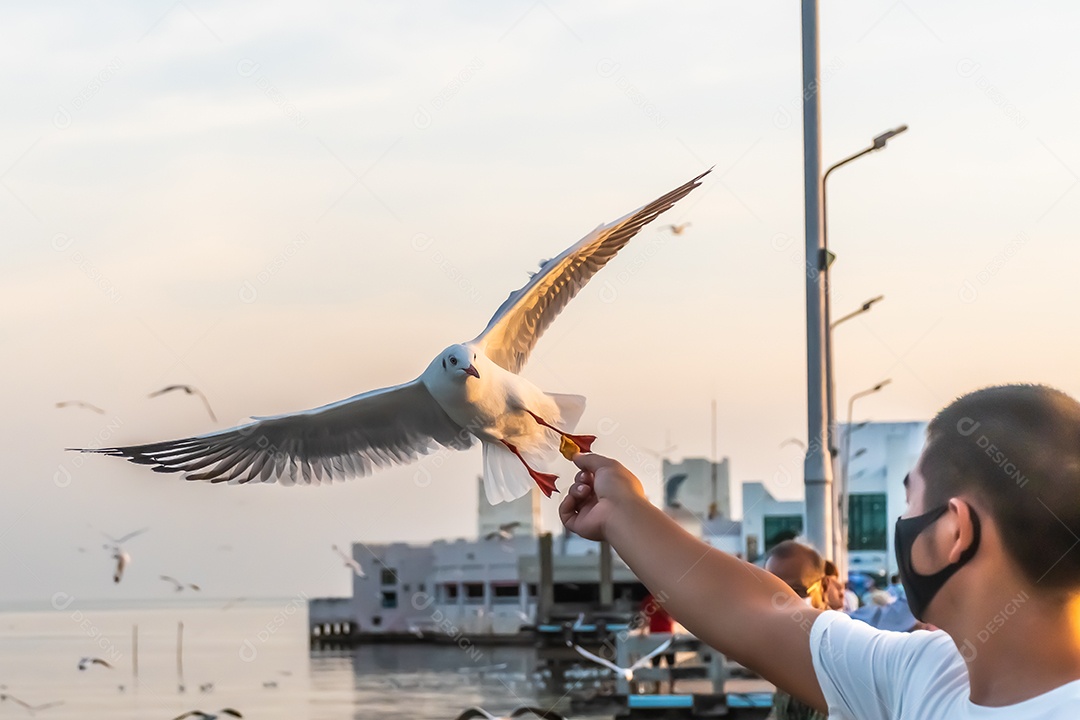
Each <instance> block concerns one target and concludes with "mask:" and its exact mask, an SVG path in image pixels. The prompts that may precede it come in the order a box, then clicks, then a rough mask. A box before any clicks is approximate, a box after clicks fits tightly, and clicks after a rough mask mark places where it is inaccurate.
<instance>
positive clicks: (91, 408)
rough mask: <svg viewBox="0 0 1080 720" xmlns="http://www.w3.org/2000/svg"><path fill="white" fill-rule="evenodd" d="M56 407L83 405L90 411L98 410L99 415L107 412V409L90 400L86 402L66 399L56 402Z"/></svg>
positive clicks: (82, 406)
mask: <svg viewBox="0 0 1080 720" xmlns="http://www.w3.org/2000/svg"><path fill="white" fill-rule="evenodd" d="M56 407H58V408H66V407H81V408H83V409H84V410H89V411H90V412H96V413H97V414H98V415H104V414H105V411H104V410H102V409H101V408H99V407H98V406H97V405H95V404H93V403H88V402H86V401H84V400H65V401H63V402H58V403H56Z"/></svg>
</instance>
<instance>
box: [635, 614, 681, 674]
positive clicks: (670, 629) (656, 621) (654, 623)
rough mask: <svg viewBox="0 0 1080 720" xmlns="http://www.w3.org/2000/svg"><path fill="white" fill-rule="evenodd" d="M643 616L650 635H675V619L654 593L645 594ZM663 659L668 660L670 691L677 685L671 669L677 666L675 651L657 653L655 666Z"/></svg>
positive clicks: (653, 662) (654, 661)
mask: <svg viewBox="0 0 1080 720" xmlns="http://www.w3.org/2000/svg"><path fill="white" fill-rule="evenodd" d="M640 612H641V617H643V618H644V620H645V622H644V627H645V628H646V629H647V631H648V634H649V635H673V634H674V633H675V620H673V619H672V617H671V615H669V614H668V611H667V610H665V609H664V606H663V605H661V604H660V602H659V601H658V600H657V599H656V598H655V597H653V595H652V593H649V594H648V595H646V596H645V599H644V600H642V601H641V609H640ZM661 659H663V660H665V661H666V662H667V666H668V692H669V693H670V692H671V691H672V689H673V688H674V687H675V677H674V675H672V674H671V669H672V668H674V667H675V653H674V651H673V652H667V653H663V654H661V655H657V656H656V657H654V658H653V659H652V661H651V662H652V666H653V667H660V660H661ZM656 691H657V692H660V683H657V684H656Z"/></svg>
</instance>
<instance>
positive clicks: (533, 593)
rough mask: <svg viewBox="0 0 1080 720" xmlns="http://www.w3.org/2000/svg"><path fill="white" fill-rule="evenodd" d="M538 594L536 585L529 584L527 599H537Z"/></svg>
mask: <svg viewBox="0 0 1080 720" xmlns="http://www.w3.org/2000/svg"><path fill="white" fill-rule="evenodd" d="M539 593H540V590H539V586H538V585H537V584H536V583H529V597H537V595H538V594H539Z"/></svg>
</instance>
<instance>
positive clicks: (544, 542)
mask: <svg viewBox="0 0 1080 720" xmlns="http://www.w3.org/2000/svg"><path fill="white" fill-rule="evenodd" d="M537 546H538V547H537V555H538V556H539V559H540V587H539V597H538V598H537V605H538V607H537V608H536V619H537V622H538V623H541V624H545V625H546V624H547V623H549V622H551V608H552V606H553V605H554V604H555V559H554V551H553V544H552V539H551V533H544V534H543V535H541V536H540V537H538V538H537Z"/></svg>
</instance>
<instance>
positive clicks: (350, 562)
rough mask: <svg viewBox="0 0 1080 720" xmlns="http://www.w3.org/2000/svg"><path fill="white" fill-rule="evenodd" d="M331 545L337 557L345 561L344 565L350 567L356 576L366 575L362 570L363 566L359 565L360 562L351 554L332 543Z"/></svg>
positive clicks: (364, 576) (362, 576) (363, 576)
mask: <svg viewBox="0 0 1080 720" xmlns="http://www.w3.org/2000/svg"><path fill="white" fill-rule="evenodd" d="M331 547H332V548H333V549H334V552H336V553H337V554H338V557H340V558H341V560H342V562H344V563H345V567H347V568H352V571H353V573H355V574H356V577H358V578H366V577H367V573H365V572H364V568H362V567H360V563H358V562H356V559H355V558H353V557H352V556H351V555H346V554H345V552H344V551H342V550H341V549H340V548H339V547H338V546H337V545H332V546H331Z"/></svg>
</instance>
